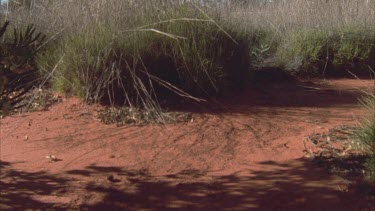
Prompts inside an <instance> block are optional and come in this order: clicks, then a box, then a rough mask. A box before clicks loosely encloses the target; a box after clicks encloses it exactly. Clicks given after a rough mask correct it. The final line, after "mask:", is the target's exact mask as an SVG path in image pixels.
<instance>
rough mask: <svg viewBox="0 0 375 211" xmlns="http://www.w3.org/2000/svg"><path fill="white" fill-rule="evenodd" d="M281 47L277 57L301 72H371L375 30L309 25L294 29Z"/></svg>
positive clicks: (337, 73)
mask: <svg viewBox="0 0 375 211" xmlns="http://www.w3.org/2000/svg"><path fill="white" fill-rule="evenodd" d="M284 39H285V41H284V42H283V44H282V46H280V47H279V48H278V51H277V58H278V60H279V61H280V62H281V64H283V65H284V66H285V68H286V69H288V70H293V71H295V72H297V73H299V74H310V75H313V74H315V75H316V74H330V75H335V76H337V75H348V72H347V71H350V72H354V73H356V74H361V73H363V72H365V73H367V75H369V72H368V71H367V70H368V67H369V66H370V67H371V68H373V67H374V65H375V64H374V60H375V30H369V29H367V28H358V27H346V28H342V29H340V30H334V31H333V30H332V31H328V30H317V29H306V30H302V31H301V30H298V31H297V32H291V33H290V34H288V35H287V36H286V37H285V38H284Z"/></svg>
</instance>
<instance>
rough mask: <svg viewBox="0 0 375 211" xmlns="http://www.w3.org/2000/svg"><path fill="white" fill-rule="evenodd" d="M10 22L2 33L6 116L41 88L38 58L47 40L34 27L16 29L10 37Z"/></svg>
mask: <svg viewBox="0 0 375 211" xmlns="http://www.w3.org/2000/svg"><path fill="white" fill-rule="evenodd" d="M8 26H9V22H8V21H7V22H5V23H4V24H3V26H2V28H1V29H0V38H1V41H0V108H1V110H2V113H4V114H6V113H7V112H8V111H9V110H10V109H14V108H17V107H21V106H23V105H22V104H20V102H21V101H22V100H23V98H24V96H25V94H26V93H27V92H28V91H30V89H32V88H33V87H34V86H36V84H38V81H39V77H38V71H37V68H36V63H35V56H36V52H37V51H38V49H39V48H40V47H41V43H42V42H43V40H44V39H45V36H43V35H42V34H41V33H35V28H34V26H33V25H29V26H27V27H26V29H25V30H21V31H19V30H17V29H14V32H13V35H10V37H7V36H6V31H7V29H8Z"/></svg>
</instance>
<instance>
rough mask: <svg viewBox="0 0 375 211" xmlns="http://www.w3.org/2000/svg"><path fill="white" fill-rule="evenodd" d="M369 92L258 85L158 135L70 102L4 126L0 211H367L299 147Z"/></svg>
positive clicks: (339, 86)
mask: <svg viewBox="0 0 375 211" xmlns="http://www.w3.org/2000/svg"><path fill="white" fill-rule="evenodd" d="M372 86H373V82H372V81H359V80H334V81H328V82H325V83H297V84H293V85H291V84H282V83H279V84H275V85H272V86H271V85H268V86H267V87H268V88H264V87H262V86H259V87H258V88H251V89H249V90H248V91H246V92H245V93H243V94H241V95H239V96H237V97H232V98H230V99H227V100H222V101H221V102H220V103H216V104H214V105H212V106H211V107H210V106H208V107H207V106H206V108H201V109H195V110H197V111H195V113H194V114H193V116H192V117H191V120H190V121H185V122H177V123H174V124H166V125H146V126H136V125H128V126H126V125H125V126H122V127H118V126H116V125H104V124H103V123H101V122H100V121H98V119H97V115H98V112H99V111H101V110H102V109H103V108H101V107H100V106H97V105H93V106H88V105H85V104H83V103H81V102H80V101H79V100H77V99H75V98H68V99H65V100H63V102H60V103H57V104H56V105H54V106H52V107H51V108H50V109H49V110H48V111H40V112H33V113H25V114H20V115H13V116H9V117H6V118H4V119H2V120H1V136H0V137H1V152H0V154H1V156H0V157H1V163H0V165H1V177H0V179H1V183H0V185H1V186H0V190H1V201H0V209H1V210H24V209H41V210H44V209H73V210H76V209H81V210H105V209H107V210H110V209H111V210H172V209H182V210H374V208H375V203H374V201H371V200H370V199H368V198H366V197H365V196H364V195H362V194H361V192H360V191H358V189H357V188H353V186H352V185H350V184H348V183H347V182H346V181H345V180H343V179H342V178H341V177H339V176H337V175H335V174H331V173H330V172H329V171H327V169H326V168H323V167H322V166H321V165H317V164H315V163H314V162H311V154H310V152H318V151H319V150H317V149H316V148H314V147H315V146H314V145H313V144H312V143H311V141H308V140H307V138H308V137H310V138H311V137H312V135H313V134H328V133H329V132H330V131H332V128H337V127H340V126H343V125H355V124H357V123H358V122H357V121H358V119H360V118H361V117H362V116H363V115H364V114H365V111H364V110H362V108H361V107H360V106H359V104H358V100H357V99H358V97H360V96H361V94H362V91H361V90H363V89H367V88H369V87H372ZM218 105H219V106H218ZM193 110H194V109H193ZM309 155H310V156H309Z"/></svg>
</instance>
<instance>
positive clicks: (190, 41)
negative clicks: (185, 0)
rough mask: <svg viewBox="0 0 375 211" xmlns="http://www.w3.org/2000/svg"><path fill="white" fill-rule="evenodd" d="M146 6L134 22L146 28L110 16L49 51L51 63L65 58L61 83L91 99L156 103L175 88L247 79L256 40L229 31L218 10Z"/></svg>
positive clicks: (198, 89) (216, 87)
mask: <svg viewBox="0 0 375 211" xmlns="http://www.w3.org/2000/svg"><path fill="white" fill-rule="evenodd" d="M144 11H145V12H146V13H147V16H146V17H142V18H139V19H140V20H139V19H138V18H135V19H134V20H131V21H130V22H132V21H133V22H137V23H138V24H135V23H132V24H131V25H139V27H136V28H134V29H129V30H125V31H120V30H119V25H118V24H116V23H112V24H114V25H112V24H110V23H107V20H106V18H108V17H103V19H104V20H103V22H101V21H99V22H97V23H93V24H90V25H88V26H87V27H86V28H85V29H82V30H81V31H79V32H77V33H71V34H68V35H67V36H65V37H64V38H62V39H61V40H60V42H59V43H58V44H57V47H56V46H54V49H55V50H49V51H47V52H46V53H44V54H41V55H40V56H39V61H40V62H39V63H40V64H42V65H43V64H44V65H46V66H53V64H54V63H56V62H57V60H59V58H62V57H63V60H62V62H61V63H60V64H59V66H58V67H57V69H56V72H55V77H54V79H53V80H52V85H53V87H54V88H55V89H56V90H58V91H62V92H71V93H73V94H75V95H77V96H79V97H81V98H83V99H85V100H86V101H89V102H103V101H104V102H109V103H111V104H122V105H123V104H125V105H130V106H132V105H136V106H138V107H143V108H155V106H157V101H156V100H157V99H159V98H161V97H165V95H168V96H170V94H171V93H174V94H175V95H178V96H182V97H188V98H191V99H192V98H193V97H192V95H194V96H201V97H207V96H215V95H218V94H220V93H223V92H224V91H226V90H228V89H232V88H233V87H239V86H241V85H244V84H245V82H246V78H247V77H246V75H247V74H248V72H249V67H250V65H249V63H250V62H249V60H250V57H249V56H248V55H249V44H250V43H249V42H248V40H247V39H248V38H247V37H240V36H236V34H234V35H233V34H232V35H230V34H228V33H227V31H226V30H225V29H224V28H223V27H221V26H219V25H218V24H217V23H216V22H215V20H214V18H215V14H214V13H212V14H210V15H208V14H206V13H205V12H203V11H202V10H200V9H199V8H195V7H194V5H191V4H180V5H175V6H174V7H173V8H172V9H170V8H166V9H165V10H163V13H162V14H160V12H157V11H155V10H149V9H147V8H145V9H144ZM157 19H159V21H157V22H151V21H150V20H152V21H154V20H157ZM194 99H196V98H194Z"/></svg>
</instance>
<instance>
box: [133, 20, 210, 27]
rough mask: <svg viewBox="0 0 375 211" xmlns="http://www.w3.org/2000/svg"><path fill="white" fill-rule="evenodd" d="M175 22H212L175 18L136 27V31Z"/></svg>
mask: <svg viewBox="0 0 375 211" xmlns="http://www.w3.org/2000/svg"><path fill="white" fill-rule="evenodd" d="M175 21H187V22H189V21H196V22H212V21H211V20H206V19H196V18H177V19H169V20H164V21H159V22H155V23H150V24H147V25H143V26H140V27H138V29H142V28H145V27H150V26H155V25H159V24H163V23H172V22H175Z"/></svg>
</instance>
